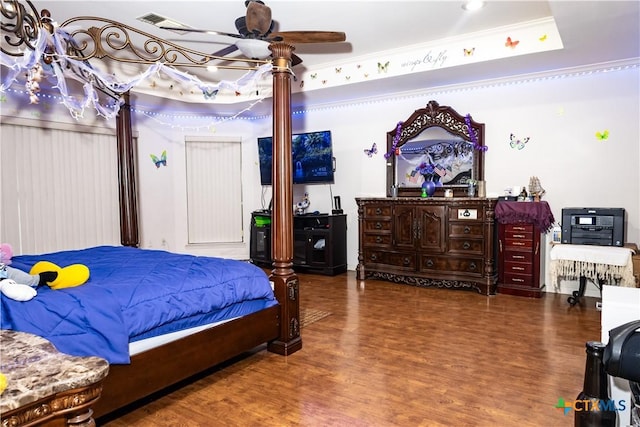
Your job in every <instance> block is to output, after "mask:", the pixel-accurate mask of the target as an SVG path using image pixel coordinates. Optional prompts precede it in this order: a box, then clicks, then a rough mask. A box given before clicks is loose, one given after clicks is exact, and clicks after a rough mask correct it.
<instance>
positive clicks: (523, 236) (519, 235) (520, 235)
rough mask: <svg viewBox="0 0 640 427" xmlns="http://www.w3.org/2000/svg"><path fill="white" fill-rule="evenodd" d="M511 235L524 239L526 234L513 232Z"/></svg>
mask: <svg viewBox="0 0 640 427" xmlns="http://www.w3.org/2000/svg"><path fill="white" fill-rule="evenodd" d="M513 237H517V238H518V239H524V238H525V237H527V236H525V235H524V234H514V235H513Z"/></svg>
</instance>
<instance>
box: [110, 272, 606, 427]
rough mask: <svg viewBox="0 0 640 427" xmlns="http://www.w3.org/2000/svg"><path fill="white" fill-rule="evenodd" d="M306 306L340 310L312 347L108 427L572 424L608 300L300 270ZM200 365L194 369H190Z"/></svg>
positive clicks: (204, 381)
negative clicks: (563, 404)
mask: <svg viewBox="0 0 640 427" xmlns="http://www.w3.org/2000/svg"><path fill="white" fill-rule="evenodd" d="M299 278H300V298H301V306H302V307H312V308H315V309H318V310H323V311H329V312H331V313H332V314H331V315H330V316H328V317H325V318H323V319H321V320H319V321H317V322H315V323H312V324H311V325H309V326H306V327H305V328H303V329H302V341H303V348H302V350H300V351H299V352H297V353H295V354H293V355H291V356H288V357H283V356H279V355H276V354H272V353H269V352H267V351H266V349H265V348H264V347H261V348H258V349H256V350H255V351H254V352H252V353H251V354H249V355H247V356H244V357H241V358H237V359H235V360H234V361H233V363H229V364H225V365H224V366H221V367H218V368H216V369H214V370H211V371H209V372H207V373H206V374H205V375H201V376H199V377H198V378H195V379H193V380H192V381H190V382H186V383H183V384H181V385H180V387H175V388H172V389H171V390H170V391H169V392H167V393H164V394H162V395H159V396H155V398H154V399H148V400H147V401H145V402H143V403H144V404H143V405H141V406H138V407H136V408H133V409H130V410H129V411H128V412H123V413H119V414H117V415H118V416H117V418H113V417H112V418H110V419H103V420H98V424H99V425H103V426H106V427H124V426H127V427H135V426H141V427H142V426H172V427H174V426H349V427H358V426H384V427H387V426H410V427H412V426H518V427H522V426H536V427H538V426H570V425H573V413H572V412H571V413H569V414H567V415H565V414H564V412H563V410H562V409H559V408H556V407H555V405H556V403H557V402H558V399H559V398H561V397H562V398H564V399H565V400H573V399H575V398H576V396H577V395H578V393H579V392H580V390H581V389H582V382H583V376H584V365H585V343H586V341H599V340H600V312H599V311H598V310H597V309H596V308H595V302H596V299H595V298H585V301H584V302H583V303H582V304H581V305H578V306H575V307H570V306H569V304H568V303H567V301H566V299H567V295H560V294H546V295H545V296H543V297H542V298H540V299H531V298H523V297H516V296H510V295H500V294H498V295H496V296H491V297H486V296H483V295H480V294H477V293H475V292H473V291H461V290H448V289H432V288H418V287H413V286H408V285H401V284H393V283H388V282H383V281H376V280H367V281H358V280H356V278H355V273H354V272H348V273H345V274H342V275H339V276H335V277H327V276H317V275H307V274H301V275H300V276H299ZM185 362H186V363H188V361H185Z"/></svg>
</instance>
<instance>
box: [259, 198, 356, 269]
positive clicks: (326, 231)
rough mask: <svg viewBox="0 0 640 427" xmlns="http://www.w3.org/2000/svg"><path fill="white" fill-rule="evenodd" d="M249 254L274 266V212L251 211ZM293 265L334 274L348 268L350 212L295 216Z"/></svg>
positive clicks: (262, 262) (265, 263)
mask: <svg viewBox="0 0 640 427" xmlns="http://www.w3.org/2000/svg"><path fill="white" fill-rule="evenodd" d="M249 252H250V253H249V256H250V258H251V262H252V263H254V264H256V265H261V266H265V267H270V266H271V263H272V262H273V259H272V257H271V214H270V213H269V212H264V211H256V212H253V213H252V214H251V243H250V251H249ZM293 268H294V270H296V271H300V272H313V273H320V274H327V275H330V276H333V275H336V274H339V273H344V272H345V271H347V215H345V214H338V215H329V214H307V215H294V216H293Z"/></svg>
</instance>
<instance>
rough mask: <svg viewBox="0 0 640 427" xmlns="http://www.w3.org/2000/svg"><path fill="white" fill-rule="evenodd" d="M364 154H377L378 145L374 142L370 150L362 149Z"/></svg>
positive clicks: (371, 155)
mask: <svg viewBox="0 0 640 427" xmlns="http://www.w3.org/2000/svg"><path fill="white" fill-rule="evenodd" d="M364 154H366V155H367V156H369V157H373V155H374V154H378V145H377V144H376V143H375V142H374V143H373V145H372V146H371V149H370V150H369V149H366V148H365V149H364Z"/></svg>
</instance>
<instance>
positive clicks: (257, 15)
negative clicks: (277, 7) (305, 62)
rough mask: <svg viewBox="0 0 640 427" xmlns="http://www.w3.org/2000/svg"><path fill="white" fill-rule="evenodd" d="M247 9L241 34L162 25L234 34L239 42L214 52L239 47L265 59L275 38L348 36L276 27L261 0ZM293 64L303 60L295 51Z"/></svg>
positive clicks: (300, 40)
mask: <svg viewBox="0 0 640 427" xmlns="http://www.w3.org/2000/svg"><path fill="white" fill-rule="evenodd" d="M244 4H245V6H246V8H247V12H246V14H245V16H241V17H239V18H237V19H236V20H235V26H236V29H237V30H238V34H234V33H226V32H222V31H214V30H201V29H196V28H188V27H160V28H162V29H165V30H173V31H185V32H194V33H206V34H214V35H220V36H227V37H233V38H235V39H237V40H236V41H235V43H233V44H231V45H230V46H227V47H226V48H224V49H221V50H219V51H217V52H215V53H213V54H212V55H214V56H226V55H228V54H230V53H232V52H234V51H236V50H239V51H240V52H242V54H243V55H245V56H246V57H247V58H251V59H265V58H267V57H269V56H270V55H271V51H270V50H269V44H270V43H272V42H278V41H282V42H286V43H290V44H293V45H295V44H299V43H335V42H343V41H345V40H346V35H345V33H343V32H338V31H275V32H274V31H273V29H274V21H273V20H272V19H271V8H270V7H269V6H267V5H265V4H264V2H262V1H261V0H245V2H244ZM291 62H292V64H291V65H292V66H295V65H298V64H300V63H301V62H302V59H300V57H299V56H297V55H295V54H293V55H292V60H291Z"/></svg>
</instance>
